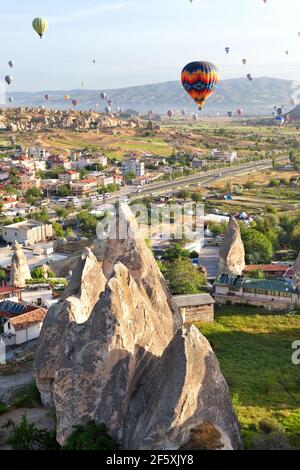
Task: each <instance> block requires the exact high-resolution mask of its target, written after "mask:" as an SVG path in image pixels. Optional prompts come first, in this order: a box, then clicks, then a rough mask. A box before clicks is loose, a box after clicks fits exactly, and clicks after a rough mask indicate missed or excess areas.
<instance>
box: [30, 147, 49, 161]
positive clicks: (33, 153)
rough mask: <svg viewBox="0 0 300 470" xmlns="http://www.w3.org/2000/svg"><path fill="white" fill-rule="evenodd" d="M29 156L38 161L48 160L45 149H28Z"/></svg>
mask: <svg viewBox="0 0 300 470" xmlns="http://www.w3.org/2000/svg"><path fill="white" fill-rule="evenodd" d="M28 155H29V156H30V157H32V158H35V159H36V160H46V158H47V156H48V153H47V151H46V149H45V148H44V147H41V146H36V147H31V148H29V149H28Z"/></svg>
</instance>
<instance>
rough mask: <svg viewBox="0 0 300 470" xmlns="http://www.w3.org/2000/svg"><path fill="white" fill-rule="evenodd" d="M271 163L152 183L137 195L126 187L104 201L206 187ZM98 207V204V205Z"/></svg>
mask: <svg viewBox="0 0 300 470" xmlns="http://www.w3.org/2000/svg"><path fill="white" fill-rule="evenodd" d="M287 159H288V157H282V158H279V159H278V160H277V162H283V161H286V160H287ZM272 165H273V161H272V160H263V161H261V162H251V163H244V164H243V165H239V166H235V167H224V168H219V169H217V170H210V171H207V172H205V173H203V172H202V173H198V174H195V175H191V176H188V177H184V178H180V179H176V180H173V181H167V182H160V183H154V184H148V185H147V186H146V187H144V188H143V189H142V190H141V192H139V193H137V192H136V188H135V187H132V186H128V187H125V188H123V190H122V191H120V193H118V194H117V195H116V196H114V197H111V198H108V199H107V200H106V202H107V203H114V202H116V201H117V200H118V199H119V197H120V196H124V197H130V196H134V197H137V198H141V197H144V196H149V195H153V193H157V192H159V193H164V192H167V191H170V190H175V189H179V188H184V187H188V186H191V185H192V184H194V183H202V186H204V187H205V186H206V185H207V184H210V183H212V182H213V181H217V180H219V179H222V178H224V177H226V176H230V175H232V176H234V175H235V176H239V175H243V174H244V173H248V172H249V171H253V170H256V171H257V170H258V169H260V170H267V169H270V168H272ZM97 205H99V202H98V204H97Z"/></svg>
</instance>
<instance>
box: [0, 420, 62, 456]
mask: <svg viewBox="0 0 300 470" xmlns="http://www.w3.org/2000/svg"><path fill="white" fill-rule="evenodd" d="M5 427H7V428H9V427H12V428H13V430H12V434H11V436H10V438H9V444H10V445H11V447H12V448H13V449H14V450H54V449H58V448H59V446H58V444H57V442H56V440H55V437H54V436H55V433H49V432H48V431H47V429H39V428H37V426H36V425H35V424H34V423H29V422H28V421H27V416H26V413H25V414H23V416H22V419H21V422H20V424H19V425H15V423H14V422H13V421H12V420H9V421H8V422H7V424H6V425H5Z"/></svg>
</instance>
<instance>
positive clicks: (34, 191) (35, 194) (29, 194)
mask: <svg viewBox="0 0 300 470" xmlns="http://www.w3.org/2000/svg"><path fill="white" fill-rule="evenodd" d="M42 196H43V193H42V191H41V190H40V189H39V188H30V189H28V191H26V193H25V197H26V199H39V198H41V197H42Z"/></svg>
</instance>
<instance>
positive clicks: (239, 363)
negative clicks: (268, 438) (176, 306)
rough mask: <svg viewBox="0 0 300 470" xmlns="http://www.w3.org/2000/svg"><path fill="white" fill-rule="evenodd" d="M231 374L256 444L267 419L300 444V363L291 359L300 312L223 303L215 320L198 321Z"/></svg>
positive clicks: (249, 438) (299, 334)
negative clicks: (262, 424) (271, 311)
mask: <svg viewBox="0 0 300 470" xmlns="http://www.w3.org/2000/svg"><path fill="white" fill-rule="evenodd" d="M198 327H199V329H200V330H201V332H202V333H203V334H204V335H205V336H206V337H207V338H208V340H209V341H210V343H211V345H212V347H213V349H214V351H215V352H216V354H217V356H218V359H219V361H220V365H221V369H222V372H223V374H224V376H225V377H226V379H227V382H228V385H229V388H230V391H231V394H232V397H233V403H234V406H235V409H236V411H237V414H238V417H239V420H240V423H241V425H242V429H243V435H244V438H245V444H246V447H251V445H252V442H253V439H254V437H255V436H256V435H257V432H258V429H259V422H260V421H261V420H262V419H269V418H272V419H276V420H277V421H278V422H279V423H280V424H282V426H283V427H284V429H285V432H286V434H287V436H288V438H289V440H290V442H291V444H292V445H294V446H298V447H299V446H300V368H299V366H294V365H293V364H292V361H291V356H292V352H293V350H292V347H291V345H292V343H293V342H294V341H295V340H297V339H300V314H299V313H293V314H288V315H286V314H270V313H267V312H264V311H261V310H259V309H253V308H247V307H220V308H218V309H217V313H216V321H215V323H214V324H213V325H198Z"/></svg>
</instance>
